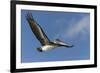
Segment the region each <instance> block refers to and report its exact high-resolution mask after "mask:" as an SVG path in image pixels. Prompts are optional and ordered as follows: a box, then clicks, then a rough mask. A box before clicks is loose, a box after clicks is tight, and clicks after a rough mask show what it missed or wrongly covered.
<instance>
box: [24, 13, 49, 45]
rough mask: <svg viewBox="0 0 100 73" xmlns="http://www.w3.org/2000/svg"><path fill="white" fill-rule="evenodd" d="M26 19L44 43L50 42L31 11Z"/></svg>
mask: <svg viewBox="0 0 100 73" xmlns="http://www.w3.org/2000/svg"><path fill="white" fill-rule="evenodd" d="M26 19H27V21H28V23H29V26H30V28H31V30H32V32H33V33H34V34H35V36H36V38H37V39H38V40H39V41H40V43H41V44H42V45H46V44H49V42H50V41H49V39H48V37H47V36H46V34H45V33H44V31H43V30H42V28H41V27H40V25H39V24H38V23H37V22H36V21H35V20H34V19H33V16H32V14H31V13H28V14H27V15H26Z"/></svg>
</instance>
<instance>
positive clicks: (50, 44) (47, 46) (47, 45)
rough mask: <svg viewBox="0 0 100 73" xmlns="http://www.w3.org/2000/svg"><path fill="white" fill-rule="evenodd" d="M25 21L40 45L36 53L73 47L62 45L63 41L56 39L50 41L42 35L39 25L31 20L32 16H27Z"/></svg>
mask: <svg viewBox="0 0 100 73" xmlns="http://www.w3.org/2000/svg"><path fill="white" fill-rule="evenodd" d="M26 19H27V21H28V23H29V26H30V28H31V30H32V32H33V33H34V35H35V36H36V38H37V39H38V40H39V42H40V43H41V45H42V47H40V48H37V50H38V51H40V52H43V51H47V50H51V49H54V48H56V47H72V46H73V45H71V46H70V45H68V44H66V43H64V42H63V41H61V40H59V39H56V40H54V41H50V40H49V39H48V37H47V36H46V34H45V33H44V31H43V29H42V28H41V27H40V25H39V24H38V23H37V22H36V21H35V20H34V19H33V17H32V14H27V16H26Z"/></svg>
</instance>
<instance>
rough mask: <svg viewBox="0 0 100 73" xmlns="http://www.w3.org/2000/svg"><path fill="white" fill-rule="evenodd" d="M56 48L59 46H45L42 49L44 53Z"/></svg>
mask: <svg viewBox="0 0 100 73" xmlns="http://www.w3.org/2000/svg"><path fill="white" fill-rule="evenodd" d="M56 47H57V46H55V45H45V46H42V47H41V49H42V50H43V51H47V50H51V49H54V48H56Z"/></svg>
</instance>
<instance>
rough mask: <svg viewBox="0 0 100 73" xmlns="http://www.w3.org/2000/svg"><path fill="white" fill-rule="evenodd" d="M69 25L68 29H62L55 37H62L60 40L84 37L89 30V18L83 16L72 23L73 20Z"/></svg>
mask: <svg viewBox="0 0 100 73" xmlns="http://www.w3.org/2000/svg"><path fill="white" fill-rule="evenodd" d="M71 22H72V23H70V24H69V25H70V26H69V28H67V29H64V30H63V31H61V32H59V33H58V34H56V36H55V37H62V38H64V39H65V38H74V37H75V36H78V35H81V36H83V37H84V36H85V35H86V34H87V33H88V32H89V30H90V17H89V16H84V17H83V18H82V19H80V20H79V21H77V22H74V23H73V19H72V21H71Z"/></svg>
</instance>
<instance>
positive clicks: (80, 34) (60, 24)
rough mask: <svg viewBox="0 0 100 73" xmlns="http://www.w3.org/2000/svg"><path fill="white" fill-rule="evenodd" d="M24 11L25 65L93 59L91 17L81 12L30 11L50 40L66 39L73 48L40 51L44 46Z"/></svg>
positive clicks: (23, 61)
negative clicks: (33, 30) (37, 37)
mask: <svg viewBox="0 0 100 73" xmlns="http://www.w3.org/2000/svg"><path fill="white" fill-rule="evenodd" d="M28 12H29V10H21V62H22V63H26V62H29V63H30V62H47V61H71V60H73V61H74V60H87V59H90V14H89V13H82V12H81V13H79V12H55V11H53V12H52V11H34V10H33V11H30V12H31V13H32V15H33V17H34V19H35V20H36V21H37V23H38V24H39V25H40V26H41V27H42V28H43V30H44V32H45V33H46V34H47V36H48V38H49V39H50V40H54V39H56V38H59V39H62V40H63V41H65V42H66V43H68V44H73V45H74V47H73V48H65V47H60V48H59V47H58V48H56V49H54V50H50V51H46V52H42V53H40V52H38V51H37V49H36V48H38V47H41V44H40V43H39V41H38V40H37V39H36V37H35V35H34V34H33V33H32V31H31V29H30V26H29V24H28V22H27V20H26V18H25V15H26V14H27V13H28Z"/></svg>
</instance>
